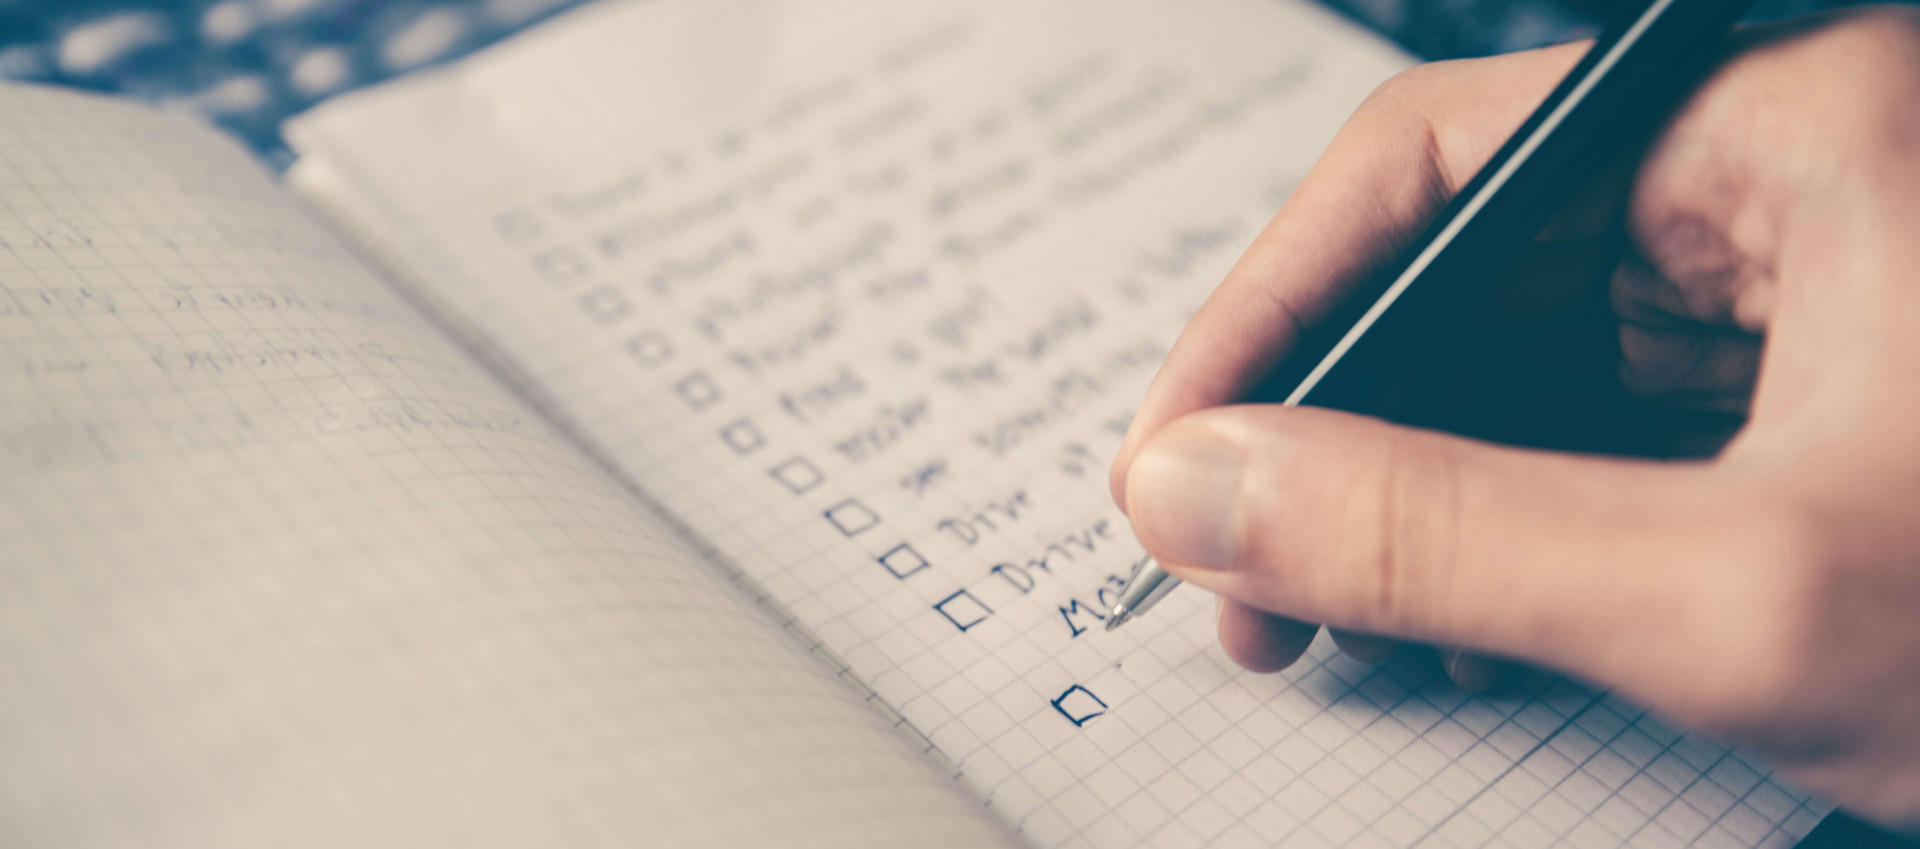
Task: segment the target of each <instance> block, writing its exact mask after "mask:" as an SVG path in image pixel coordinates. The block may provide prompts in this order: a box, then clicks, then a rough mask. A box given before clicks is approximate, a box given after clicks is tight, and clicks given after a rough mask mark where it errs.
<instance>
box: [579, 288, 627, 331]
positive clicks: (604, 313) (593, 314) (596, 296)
mask: <svg viewBox="0 0 1920 849" xmlns="http://www.w3.org/2000/svg"><path fill="white" fill-rule="evenodd" d="M580 308H581V309H583V310H585V311H586V313H587V317H588V318H591V319H593V321H594V323H595V324H614V323H616V322H618V321H619V320H620V319H623V318H626V317H627V314H628V313H630V312H633V304H632V303H630V302H629V301H628V300H627V296H626V294H625V293H623V292H621V291H620V290H619V289H615V288H613V287H612V286H595V287H593V288H592V289H589V290H587V293H586V294H584V295H581V296H580Z"/></svg>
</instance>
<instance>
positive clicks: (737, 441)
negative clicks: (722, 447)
mask: <svg viewBox="0 0 1920 849" xmlns="http://www.w3.org/2000/svg"><path fill="white" fill-rule="evenodd" d="M720 438H721V439H723V440H726V443H727V447H729V448H732V449H733V451H734V453H735V454H749V453H752V452H753V450H754V449H756V448H759V447H760V446H762V445H765V444H767V440H766V437H763V436H761V435H760V429H759V428H757V427H754V426H753V422H752V421H750V420H747V419H734V420H733V421H732V422H731V423H729V424H728V425H727V426H726V427H723V428H721V429H720Z"/></svg>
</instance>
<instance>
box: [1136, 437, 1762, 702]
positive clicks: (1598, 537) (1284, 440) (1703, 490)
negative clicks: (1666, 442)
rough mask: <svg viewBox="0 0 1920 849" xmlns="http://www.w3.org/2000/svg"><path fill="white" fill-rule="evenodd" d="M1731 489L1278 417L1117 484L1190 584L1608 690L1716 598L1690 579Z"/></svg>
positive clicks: (1704, 480) (1152, 458)
mask: <svg viewBox="0 0 1920 849" xmlns="http://www.w3.org/2000/svg"><path fill="white" fill-rule="evenodd" d="M1722 488H1724V487H1723V486H1722V485H1721V484H1719V483H1717V481H1716V478H1715V476H1714V475H1713V474H1712V467H1710V466H1707V465H1704V464H1673V463H1653V462H1643V461H1632V460H1617V459H1611V458H1595V457H1581V456H1575V455H1566V454H1555V453H1548V452H1540V451H1527V450H1520V449H1512V448H1506V447H1500V446H1495V445H1490V444H1486V443H1479V442H1474V441H1471V440H1467V439H1461V438H1457V437H1452V436H1447V435H1443V434H1439V433H1433V432H1428V431H1420V430H1414V429H1410V428H1403V427H1398V426H1394V425H1390V424H1387V423H1384V422H1380V421H1377V420H1373V419H1367V418H1362V417H1358V416H1353V415H1348V414H1345V413H1338V412H1334V411H1330V410H1320V409H1309V408H1283V407H1276V406H1238V407H1221V408H1214V409H1210V410H1206V411H1202V412H1199V413H1194V414H1191V415H1188V416H1185V417H1183V418H1181V419H1179V420H1177V421H1175V422H1173V423H1172V424H1170V425H1168V426H1167V427H1166V428H1164V429H1163V430H1162V431H1160V432H1159V433H1157V434H1155V435H1154V436H1153V438H1152V439H1150V440H1148V441H1147V442H1146V443H1145V444H1144V445H1143V446H1142V448H1141V451H1140V453H1139V455H1138V456H1137V457H1136V458H1135V460H1134V462H1133V466H1132V468H1131V469H1130V470H1129V472H1128V474H1127V477H1126V495H1127V504H1128V508H1129V509H1128V513H1129V517H1130V518H1131V519H1132V521H1133V527H1134V532H1135V533H1136V534H1137V535H1138V536H1139V538H1140V541H1141V543H1142V545H1144V546H1145V547H1146V549H1147V551H1148V552H1149V553H1151V554H1152V555H1153V556H1154V557H1155V558H1156V559H1158V560H1159V561H1160V562H1161V563H1163V564H1165V565H1166V566H1167V568H1168V569H1169V570H1170V571H1172V572H1173V573H1174V574H1176V575H1178V576H1179V577H1180V578H1182V579H1185V580H1187V581H1190V582H1192V583H1195V584H1199V585H1200V586H1203V587H1205V588H1207V589H1210V590H1213V591H1215V592H1217V593H1220V594H1222V595H1224V596H1226V597H1228V598H1232V599H1234V600H1236V601H1239V602H1242V603H1244V604H1247V605H1250V606H1252V607H1256V608H1260V609H1262V610H1266V611H1268V612H1271V613H1275V614H1279V615H1283V616H1287V617H1292V618H1295V619H1300V620H1304V621H1310V622H1324V623H1326V624H1328V625H1329V626H1332V627H1336V628H1348V629H1353V630H1358V631H1363V632H1367V633H1377V634H1383V635H1390V636H1395V637H1401V638H1407V639H1413V640H1419V641H1423V642H1433V643H1440V644H1446V645H1453V646H1460V647H1464V648H1471V649H1477V650H1480V651H1484V652H1492V653H1496V654H1504V655H1508V656H1512V657H1517V658H1523V659H1526V660H1531V661H1535V662H1540V663H1546V664H1549V665H1554V666H1558V667H1560V668H1563V669H1571V670H1574V671H1580V672H1586V673H1588V674H1595V675H1599V676H1603V677H1609V678H1611V677H1613V673H1615V672H1618V671H1620V670H1619V669H1618V668H1617V664H1619V663H1628V664H1633V663H1635V662H1636V661H1635V660H1633V659H1634V658H1638V659H1639V660H1638V661H1637V662H1638V663H1644V662H1645V660H1644V659H1645V657H1646V656H1647V655H1646V654H1645V652H1647V651H1650V650H1656V649H1658V647H1659V646H1661V645H1670V644H1671V641H1672V640H1673V639H1675V638H1676V637H1677V636H1679V635H1676V634H1675V633H1674V632H1673V631H1672V628H1673V627H1674V626H1673V625H1672V624H1671V623H1672V621H1673V620H1676V619H1678V620H1682V621H1685V620H1689V619H1691V618H1692V617H1690V616H1687V615H1686V612H1685V611H1676V610H1675V609H1674V607H1675V605H1676V604H1684V603H1686V601H1687V600H1688V599H1697V598H1700V597H1701V595H1700V593H1701V591H1702V590H1706V589H1708V588H1707V587H1704V586H1699V584H1702V583H1704V582H1706V581H1707V580H1709V578H1707V577H1706V576H1705V575H1703V574H1701V573H1702V572H1703V570H1701V569H1694V568H1688V566H1689V565H1690V563H1693V562H1696V561H1697V559H1698V558H1701V557H1703V556H1707V555H1709V554H1710V552H1709V549H1710V548H1711V547H1712V546H1713V545H1715V544H1716V543H1717V541H1716V540H1714V539H1712V537H1713V534H1712V533H1711V530H1710V529H1711V528H1713V527H1714V526H1715V525H1716V524H1718V523H1716V522H1714V521H1712V520H1711V516H1712V514H1713V513H1714V511H1715V510H1716V509H1717V508H1716V507H1715V505H1717V504H1720V503H1722V502H1723V499H1719V498H1716V497H1715V491H1716V490H1719V489H1722ZM1720 526H1721V527H1724V525H1720ZM1719 555H1720V557H1724V556H1725V553H1724V552H1720V553H1719ZM1716 559H1718V558H1716ZM1704 571H1711V570H1704ZM1642 671H1645V670H1642Z"/></svg>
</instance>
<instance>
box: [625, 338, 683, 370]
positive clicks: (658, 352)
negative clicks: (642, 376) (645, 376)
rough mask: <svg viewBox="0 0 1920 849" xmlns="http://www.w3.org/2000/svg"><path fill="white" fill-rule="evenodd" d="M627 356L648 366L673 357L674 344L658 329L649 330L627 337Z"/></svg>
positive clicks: (651, 366) (650, 366)
mask: <svg viewBox="0 0 1920 849" xmlns="http://www.w3.org/2000/svg"><path fill="white" fill-rule="evenodd" d="M627 356H629V357H632V358H633V361H634V362H636V363H639V364H640V365H642V366H645V367H647V368H653V367H654V366H657V365H660V364H661V363H664V362H666V361H668V360H670V359H673V345H671V344H669V343H668V342H667V337H665V336H662V335H661V334H660V331H658V330H649V331H647V332H645V333H640V334H636V335H634V336H632V337H629V338H628V339H627Z"/></svg>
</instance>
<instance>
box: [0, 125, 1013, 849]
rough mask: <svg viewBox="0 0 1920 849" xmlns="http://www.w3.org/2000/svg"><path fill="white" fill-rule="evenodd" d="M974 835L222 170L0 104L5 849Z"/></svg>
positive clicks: (867, 720)
mask: <svg viewBox="0 0 1920 849" xmlns="http://www.w3.org/2000/svg"><path fill="white" fill-rule="evenodd" d="M1004 841H1005V834H1004V829H1002V828H1001V827H999V826H997V825H995V824H993V823H992V822H991V821H990V820H988V819H986V818H985V817H984V816H982V812H981V811H980V810H979V808H978V805H977V803H975V802H973V801H971V800H968V799H966V798H965V797H964V795H963V794H960V793H957V792H955V790H954V788H953V787H952V784H951V781H950V780H949V779H948V778H947V777H946V776H945V775H943V774H941V772H940V771H939V770H937V769H934V768H930V767H929V766H928V764H927V763H926V761H925V759H924V757H923V756H922V754H921V753H920V752H916V751H914V750H913V749H912V747H910V746H907V745H903V744H902V741H901V740H900V739H899V737H898V735H897V734H896V733H895V732H894V731H893V730H892V729H889V728H888V727H887V726H886V724H885V722H884V721H883V720H882V719H881V718H880V717H879V716H877V715H875V714H874V713H873V712H872V711H870V710H868V709H867V708H866V707H865V706H863V705H861V704H860V703H859V701H858V700H857V699H856V698H852V697H850V696H849V693H848V691H847V690H846V689H845V688H844V687H842V686H841V685H840V684H839V683H837V682H835V681H834V680H833V679H832V676H831V675H830V674H829V673H828V672H827V671H826V670H825V669H823V668H822V667H820V666H818V665H817V664H813V663H811V662H810V661H809V659H808V658H807V657H806V656H805V655H804V654H803V653H801V652H800V651H797V650H796V649H795V648H794V646H793V644H792V642H791V641H790V640H789V639H787V638H786V637H785V636H784V635H783V634H781V633H780V630H779V628H778V626H777V625H775V624H774V623H773V622H772V621H771V620H770V619H768V618H767V617H765V616H763V615H761V614H760V613H759V612H757V611H755V610H754V609H753V608H752V607H751V605H750V604H749V603H748V602H747V601H746V600H745V599H744V598H743V597H742V596H740V595H739V594H737V593H734V592H732V591H730V590H729V589H728V587H727V585H726V584H725V583H724V582H721V581H718V580H716V576H715V575H713V574H712V573H710V572H709V571H708V570H707V569H706V568H705V567H704V566H702V565H701V561H700V559H699V558H698V557H697V556H696V555H695V554H694V553H693V552H691V551H689V550H688V549H687V548H686V547H685V546H684V545H682V544H681V543H680V541H679V540H678V538H677V537H676V536H675V535H674V534H673V533H671V532H669V531H667V530H664V529H663V528H662V527H661V526H659V525H658V524H657V523H655V522H654V521H653V517H652V516H650V515H648V514H647V513H646V512H645V511H643V510H641V509H640V508H639V507H638V505H637V504H636V502H635V501H634V500H633V499H631V498H630V497H629V495H628V493H627V492H626V491H625V490H624V488H623V486H622V485H621V484H620V483H619V482H618V481H616V480H614V479H612V478H611V477H609V476H607V475H605V474H604V473H603V471H602V470H601V469H600V468H598V467H597V466H596V465H594V464H593V463H591V462H589V461H588V460H587V458H586V457H585V456H584V455H583V454H581V453H580V452H579V451H578V450H577V449H576V448H575V446H573V445H572V444H571V443H569V442H567V441H565V440H564V439H562V438H561V437H560V436H559V435H558V434H557V433H556V432H555V431H554V430H553V429H552V428H551V427H549V426H548V425H547V424H545V423H544V422H543V421H542V420H541V419H540V417H539V416H538V415H537V414H535V413H534V412H532V411H531V410H530V409H529V408H527V407H525V406H524V405H522V404H521V403H519V402H518V401H516V400H515V398H514V396H513V395H511V394H509V393H508V392H506V391H505V390H504V389H503V388H502V387H501V386H500V385H499V384H498V383H497V382H496V381H495V380H494V379H493V378H491V377H490V376H489V375H488V374H486V373H485V372H484V371H482V370H481V369H480V368H479V367H478V366H477V365H476V364H474V363H473V362H472V361H470V360H469V359H468V358H467V357H466V355H465V354H464V353H462V352H461V350H459V349H458V348H456V347H455V346H453V345H452V344H451V343H449V342H448V341H446V338H445V337H444V336H443V335H442V334H441V333H440V331H439V330H438V329H437V328H436V327H434V326H433V325H431V324H429V323H427V322H425V321H423V320H422V319H421V318H420V316H419V314H418V313H417V312H415V311H414V310H413V309H412V308H411V307H410V306H409V305H408V304H407V303H406V302H405V301H403V300H402V299H400V298H399V297H398V296H397V295H396V294H395V293H394V292H393V291H392V290H391V289H389V288H388V287H387V286H386V285H385V284H384V283H382V282H381V281H380V280H378V279H377V278H375V277H373V276H371V275H370V274H369V273H368V272H367V271H366V270H365V269H364V267H363V266H361V265H359V264H358V261H357V260H355V259H354V258H353V257H352V256H351V255H350V254H348V253H346V252H344V251H342V250H341V248H340V247H339V245H338V244H337V243H335V242H334V241H332V239H331V237H330V236H329V235H328V234H327V232H326V231H325V230H324V229H322V228H321V227H320V226H318V224H317V222H315V221H314V220H313V219H311V218H309V217H307V216H306V214H305V213H304V212H303V210H302V209H301V208H300V206H299V205H298V204H297V203H296V202H295V201H294V199H293V198H292V197H291V196H289V195H286V194H285V193H284V192H283V191H282V190H281V189H280V188H279V187H277V186H275V185H273V183H272V182H271V181H270V180H269V179H268V178H267V176H266V175H265V174H264V173H263V172H262V170H261V169H260V168H259V166H258V165H256V164H254V163H253V162H251V161H250V160H249V159H248V158H247V156H246V154H244V153H243V152H242V151H241V150H240V149H239V148H238V147H236V146H235V145H233V144H232V143H231V142H229V141H226V140H224V139H222V138H220V137H219V136H217V135H216V134H214V133H213V132H211V131H209V130H207V129H204V128H201V127H199V126H197V125H196V124H194V123H193V122H191V121H188V120H185V119H182V118H179V117H172V116H164V115H158V114H154V113H152V112H149V111H147V110H145V109H143V108H138V107H133V106H130V105H126V104H119V103H113V102H110V101H105V100H102V99H99V98H94V97H90V96H81V95H75V94H71V93H56V92H51V91H44V90H36V89H26V88H10V89H4V90H0V844H5V845H9V846H41V847H69V846H71V847H82V846H142V847H174V846H179V847H187V846H192V847H212V846H341V845H353V846H455V845H457V846H463V847H478V846H529V845H569V846H614V845H619V846H629V845H634V844H636V843H645V844H647V845H675V846H742V845H754V846H834V847H839V846H874V847H878V846H896V845H929V846H1001V845H1005V842H1004Z"/></svg>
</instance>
